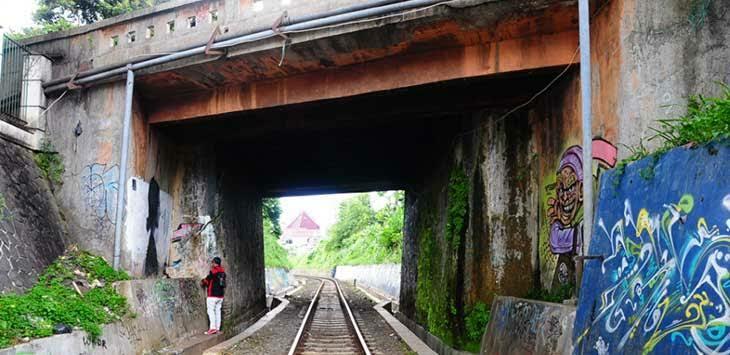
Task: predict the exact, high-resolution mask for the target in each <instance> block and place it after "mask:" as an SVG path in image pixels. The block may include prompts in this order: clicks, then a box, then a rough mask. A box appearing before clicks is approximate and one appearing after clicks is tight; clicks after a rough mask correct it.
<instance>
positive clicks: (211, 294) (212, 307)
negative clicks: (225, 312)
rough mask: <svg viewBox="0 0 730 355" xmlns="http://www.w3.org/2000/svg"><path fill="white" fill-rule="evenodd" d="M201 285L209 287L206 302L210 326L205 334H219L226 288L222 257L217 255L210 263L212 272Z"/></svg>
mask: <svg viewBox="0 0 730 355" xmlns="http://www.w3.org/2000/svg"><path fill="white" fill-rule="evenodd" d="M200 284H201V286H203V287H205V288H206V289H207V295H208V296H207V298H206V303H207V306H208V319H209V320H210V327H209V328H208V331H206V332H205V334H208V335H211V334H217V333H219V332H220V330H221V307H222V306H223V294H224V293H225V290H226V272H225V270H224V269H223V266H221V258H219V257H217V256H216V257H215V258H213V261H212V262H211V263H210V272H209V273H208V276H206V277H205V278H204V279H203V280H201V281H200Z"/></svg>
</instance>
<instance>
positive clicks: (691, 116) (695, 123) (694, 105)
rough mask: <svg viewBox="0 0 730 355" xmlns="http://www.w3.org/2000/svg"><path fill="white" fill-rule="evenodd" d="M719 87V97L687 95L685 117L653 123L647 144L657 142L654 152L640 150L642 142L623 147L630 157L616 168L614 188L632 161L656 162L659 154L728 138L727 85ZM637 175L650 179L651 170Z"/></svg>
mask: <svg viewBox="0 0 730 355" xmlns="http://www.w3.org/2000/svg"><path fill="white" fill-rule="evenodd" d="M719 85H720V86H721V87H722V93H721V94H720V96H718V97H705V96H702V95H693V96H690V97H689V99H688V100H687V113H686V114H685V115H683V116H680V117H678V118H672V119H661V120H657V122H658V123H659V127H652V128H651V130H652V131H654V132H655V134H654V135H653V136H652V137H650V138H649V140H650V141H652V140H657V141H659V142H660V145H659V147H658V148H657V149H656V150H654V151H653V152H652V151H650V150H649V149H647V148H646V147H644V144H643V142H640V143H639V145H638V146H637V147H627V148H628V149H629V150H630V151H631V155H630V156H629V157H628V158H626V159H623V160H622V161H620V162H619V163H618V164H617V165H616V174H615V175H614V179H615V180H614V185H615V186H617V185H618V184H619V183H620V180H621V176H622V175H623V172H624V169H625V167H626V165H627V164H630V163H632V162H634V161H637V160H640V159H643V158H646V157H648V156H650V155H651V156H653V157H654V162H655V163H656V162H657V161H658V160H659V158H660V157H661V155H662V154H664V153H666V152H667V151H669V150H670V149H672V148H676V147H680V146H683V145H698V144H703V143H707V142H710V141H716V140H724V139H728V138H730V86H728V85H726V84H722V83H720V84H719ZM652 165H653V164H652ZM640 175H641V177H642V178H644V179H651V178H653V177H654V174H653V167H652V168H651V169H649V170H647V171H644V172H640Z"/></svg>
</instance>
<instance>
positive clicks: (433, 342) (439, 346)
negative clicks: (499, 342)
mask: <svg viewBox="0 0 730 355" xmlns="http://www.w3.org/2000/svg"><path fill="white" fill-rule="evenodd" d="M394 316H395V318H396V319H398V320H399V321H400V322H401V323H402V324H403V325H404V326H405V327H406V328H408V329H409V330H411V331H412V332H413V333H414V334H415V335H416V336H417V337H418V338H419V339H420V340H422V341H423V342H424V343H426V345H428V347H429V348H431V349H435V351H436V353H438V354H441V355H474V353H470V352H468V351H463V350H456V349H454V348H452V347H450V346H449V345H447V344H446V343H444V342H443V341H442V340H441V339H440V338H439V337H437V336H435V335H433V334H431V333H429V331H428V330H426V329H425V328H424V327H422V326H421V325H420V324H418V323H416V322H414V321H413V320H411V319H410V318H408V317H406V315H404V314H403V313H400V312H397V313H395V315H394Z"/></svg>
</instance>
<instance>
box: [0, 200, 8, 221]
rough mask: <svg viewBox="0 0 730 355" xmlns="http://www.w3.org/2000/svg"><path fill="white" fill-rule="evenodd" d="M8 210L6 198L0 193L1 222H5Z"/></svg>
mask: <svg viewBox="0 0 730 355" xmlns="http://www.w3.org/2000/svg"><path fill="white" fill-rule="evenodd" d="M6 209H8V205H7V203H6V202H5V196H4V195H3V194H2V193H0V222H2V221H4V220H5V210H6Z"/></svg>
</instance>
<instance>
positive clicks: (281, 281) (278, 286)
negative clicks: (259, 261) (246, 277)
mask: <svg viewBox="0 0 730 355" xmlns="http://www.w3.org/2000/svg"><path fill="white" fill-rule="evenodd" d="M265 271H266V294H269V295H271V294H275V293H277V292H279V291H281V290H283V289H285V288H287V287H289V286H293V285H294V284H296V282H297V280H296V279H295V278H294V275H292V274H291V273H290V272H289V270H287V269H283V268H278V267H277V268H266V270H265Z"/></svg>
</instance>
